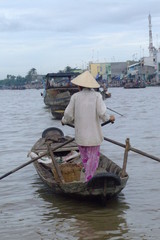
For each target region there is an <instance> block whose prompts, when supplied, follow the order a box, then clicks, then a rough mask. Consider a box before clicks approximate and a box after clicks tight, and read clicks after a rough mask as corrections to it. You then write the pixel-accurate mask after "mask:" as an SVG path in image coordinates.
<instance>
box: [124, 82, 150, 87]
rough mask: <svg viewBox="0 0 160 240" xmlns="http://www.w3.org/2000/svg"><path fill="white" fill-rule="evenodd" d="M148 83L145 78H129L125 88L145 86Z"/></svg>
mask: <svg viewBox="0 0 160 240" xmlns="http://www.w3.org/2000/svg"><path fill="white" fill-rule="evenodd" d="M145 87H146V84H145V82H144V81H143V80H128V81H126V83H125V84H124V88H126V89H128V88H145Z"/></svg>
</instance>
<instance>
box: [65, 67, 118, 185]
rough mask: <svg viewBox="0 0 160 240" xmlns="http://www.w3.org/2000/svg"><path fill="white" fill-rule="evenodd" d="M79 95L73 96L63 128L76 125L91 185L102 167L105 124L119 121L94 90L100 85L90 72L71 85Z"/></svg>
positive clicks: (76, 135) (77, 78)
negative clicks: (108, 112)
mask: <svg viewBox="0 0 160 240" xmlns="http://www.w3.org/2000/svg"><path fill="white" fill-rule="evenodd" d="M71 82H72V83H73V84H75V85H77V86H78V88H79V92H77V93H75V94H73V95H72V97H71V100H70V102H69V104H68V106H67V108H66V109H65V112H64V116H63V118H62V125H65V124H74V126H75V140H76V143H77V145H78V148H79V151H80V154H81V160H82V163H83V166H84V170H85V180H86V181H89V180H90V179H91V178H92V177H93V175H94V173H95V171H96V169H97V167H98V164H99V156H100V145H101V143H102V141H103V135H102V130H101V122H105V121H107V120H110V121H111V122H112V123H113V122H114V121H115V117H114V115H110V116H109V115H108V114H107V109H106V105H105V103H104V101H103V100H102V95H101V94H100V93H98V92H96V91H95V90H94V88H95V89H96V88H99V84H98V83H97V81H96V80H95V79H94V78H93V76H92V75H91V74H90V72H89V71H85V72H84V73H82V74H81V75H79V76H78V77H76V78H74V79H73V80H72V81H71Z"/></svg>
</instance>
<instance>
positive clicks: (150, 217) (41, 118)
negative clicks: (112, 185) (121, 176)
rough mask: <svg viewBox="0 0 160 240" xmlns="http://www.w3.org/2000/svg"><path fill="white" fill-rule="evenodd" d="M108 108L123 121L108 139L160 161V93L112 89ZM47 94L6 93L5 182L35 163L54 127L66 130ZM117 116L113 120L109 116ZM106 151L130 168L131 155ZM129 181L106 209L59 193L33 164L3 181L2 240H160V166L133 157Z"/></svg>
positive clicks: (0, 106)
mask: <svg viewBox="0 0 160 240" xmlns="http://www.w3.org/2000/svg"><path fill="white" fill-rule="evenodd" d="M109 91H110V92H111V94H112V97H111V98H110V99H107V100H106V101H105V102H106V105H107V107H108V108H111V109H113V110H115V111H117V112H119V113H121V114H123V115H124V116H125V117H122V116H120V115H118V114H116V113H114V115H115V117H116V121H115V123H114V124H109V125H106V126H104V127H103V134H104V136H106V137H108V138H111V139H113V140H116V141H118V142H121V143H125V140H126V138H127V137H129V138H130V143H131V146H132V147H134V148H137V149H139V150H142V151H144V152H147V153H149V154H151V155H154V156H156V157H159V158H160V87H148V88H145V89H123V88H110V89H109ZM41 92H42V90H20V91H17V90H1V91H0V176H2V175H3V174H5V173H7V172H9V171H10V170H12V169H14V168H16V167H18V166H20V165H21V164H23V163H25V162H26V161H28V160H29V159H28V158H27V154H28V152H29V150H30V149H31V147H32V145H33V144H34V143H35V141H37V140H38V138H40V137H41V133H42V131H43V130H44V129H46V128H48V127H53V126H55V127H59V128H61V129H62V130H63V131H64V133H65V134H67V135H71V136H74V129H71V128H69V127H68V126H61V124H60V121H58V120H54V119H53V117H52V115H51V113H50V110H49V109H47V108H46V107H45V105H44V102H43V98H42V97H41V95H40V93H41ZM108 113H109V114H112V112H111V111H110V110H108ZM101 151H102V152H103V153H104V154H106V155H107V156H108V157H109V158H111V159H112V160H113V161H115V162H116V163H117V164H118V165H120V166H122V163H123V154H124V149H122V148H121V147H119V146H116V145H113V144H111V143H108V142H106V141H105V142H103V144H102V146H101ZM127 172H128V174H129V180H128V182H127V185H126V188H125V189H124V190H123V191H122V192H121V193H120V195H119V197H118V198H116V199H114V200H112V201H109V202H108V203H107V205H106V206H105V207H104V206H102V205H100V204H98V203H95V202H86V201H80V200H79V201H78V200H73V199H70V198H66V197H62V196H56V195H54V194H53V193H52V192H51V191H50V190H49V189H48V188H47V187H46V186H45V185H44V184H43V183H42V182H41V180H40V179H39V177H38V175H37V173H36V171H35V169H34V167H33V165H32V164H30V165H29V166H26V167H25V168H23V169H21V170H19V171H17V172H15V173H13V174H12V175H10V176H8V177H6V178H4V179H2V180H1V181H0V240H10V239H11V240H21V239H23V240H63V239H65V240H67V239H70V240H81V239H85V240H87V239H90V240H92V239H99V240H101V239H102V240H105V239H110V240H123V239H128V240H129V239H130V240H132V239H137V240H139V239H143V240H150V239H153V240H158V239H160V163H159V162H156V161H154V160H152V159H150V158H146V157H144V156H141V155H139V154H137V153H133V152H131V151H130V152H129V157H128V164H127Z"/></svg>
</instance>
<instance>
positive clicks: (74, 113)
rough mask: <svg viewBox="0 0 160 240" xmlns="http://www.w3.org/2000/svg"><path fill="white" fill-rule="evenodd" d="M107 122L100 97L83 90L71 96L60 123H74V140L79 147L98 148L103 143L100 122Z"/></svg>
mask: <svg viewBox="0 0 160 240" xmlns="http://www.w3.org/2000/svg"><path fill="white" fill-rule="evenodd" d="M107 120H109V116H108V115H107V113H106V105H105V103H104V101H103V100H102V95H101V94H100V93H98V92H96V91H94V90H93V89H88V88H83V90H82V91H80V92H77V93H75V94H73V95H72V97H71V100H70V103H69V104H68V106H67V108H66V109H65V112H64V117H63V118H62V122H63V123H64V124H67V123H74V125H75V140H76V142H77V144H78V145H80V146H98V145H100V144H101V143H102V141H103V135H102V130H101V122H105V121H107Z"/></svg>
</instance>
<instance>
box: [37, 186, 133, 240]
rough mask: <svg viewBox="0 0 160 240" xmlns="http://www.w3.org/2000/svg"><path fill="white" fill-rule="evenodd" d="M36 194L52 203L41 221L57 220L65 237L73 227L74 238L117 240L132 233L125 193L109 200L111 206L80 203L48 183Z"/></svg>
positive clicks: (59, 229)
mask: <svg viewBox="0 0 160 240" xmlns="http://www.w3.org/2000/svg"><path fill="white" fill-rule="evenodd" d="M35 194H37V195H38V196H39V197H40V198H42V199H43V200H44V201H45V202H46V203H47V205H48V207H47V211H46V212H45V213H44V214H43V216H42V218H41V221H42V222H43V224H46V223H48V222H50V223H52V224H54V219H56V229H57V230H58V231H57V232H59V231H60V232H61V236H62V235H63V234H64V236H66V235H67V232H68V230H69V234H70V228H71V229H72V234H73V235H74V237H75V238H74V239H105V237H107V239H115V237H117V236H121V237H123V236H125V235H126V234H127V232H128V227H127V223H126V219H125V212H126V211H127V209H128V208H129V206H128V204H127V203H126V202H125V197H124V194H120V195H119V198H116V199H114V200H112V201H108V203H107V207H103V206H100V205H97V203H95V202H88V203H86V202H84V201H81V202H80V201H78V200H73V199H70V198H69V197H65V196H58V195H54V194H53V192H51V191H50V190H48V188H47V187H44V186H43V187H42V186H41V187H40V188H39V189H37V190H36V192H35ZM48 203H49V204H48ZM57 222H58V223H59V224H57ZM52 224H51V225H52ZM68 227H69V229H68ZM56 234H57V233H55V237H56ZM62 239H63V238H62Z"/></svg>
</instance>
